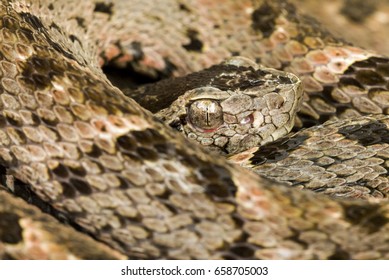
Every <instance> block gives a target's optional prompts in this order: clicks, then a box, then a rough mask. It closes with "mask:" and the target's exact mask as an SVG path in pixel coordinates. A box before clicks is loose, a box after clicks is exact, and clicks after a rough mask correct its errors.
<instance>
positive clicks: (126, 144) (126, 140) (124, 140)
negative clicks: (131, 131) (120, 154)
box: [117, 135, 137, 151]
mask: <svg viewBox="0 0 389 280" xmlns="http://www.w3.org/2000/svg"><path fill="white" fill-rule="evenodd" d="M117 143H118V145H119V147H120V148H121V149H123V150H125V151H133V150H135V149H136V147H137V141H135V140H134V139H133V138H132V137H130V136H128V135H123V136H120V137H119V138H118V139H117Z"/></svg>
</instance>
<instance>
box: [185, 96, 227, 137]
mask: <svg viewBox="0 0 389 280" xmlns="http://www.w3.org/2000/svg"><path fill="white" fill-rule="evenodd" d="M188 118H189V121H190V122H191V124H192V125H194V126H195V127H196V128H198V129H199V130H201V131H202V132H213V131H215V130H216V129H217V128H218V127H220V126H221V125H222V124H223V110H222V107H221V106H220V105H219V103H217V102H215V101H212V100H197V101H195V102H193V103H192V104H191V105H190V106H189V110H188Z"/></svg>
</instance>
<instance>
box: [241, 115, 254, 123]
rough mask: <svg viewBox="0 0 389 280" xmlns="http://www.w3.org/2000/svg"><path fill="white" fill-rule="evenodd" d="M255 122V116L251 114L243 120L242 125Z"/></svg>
mask: <svg viewBox="0 0 389 280" xmlns="http://www.w3.org/2000/svg"><path fill="white" fill-rule="evenodd" d="M253 122H254V115H253V114H250V115H248V116H246V117H244V118H243V119H241V121H240V124H252V123H253Z"/></svg>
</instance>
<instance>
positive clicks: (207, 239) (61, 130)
mask: <svg viewBox="0 0 389 280" xmlns="http://www.w3.org/2000/svg"><path fill="white" fill-rule="evenodd" d="M51 2H52V3H51ZM98 2H99V3H100V4H99V5H96V6H95V5H94V4H93V2H92V1H82V2H80V1H77V2H76V1H74V2H72V1H41V3H37V1H31V3H30V2H27V1H10V2H9V1H2V2H1V3H2V4H1V5H0V11H1V15H0V17H1V19H2V21H1V23H2V26H1V36H2V41H1V43H0V51H1V54H2V56H1V61H0V65H1V68H0V69H1V88H2V92H1V95H0V98H1V101H2V111H1V119H0V120H1V129H0V132H1V138H0V139H1V140H0V141H1V148H0V158H1V160H2V164H3V165H4V166H5V167H7V168H8V170H9V173H10V174H12V175H14V176H15V177H16V178H18V179H19V180H21V181H22V182H24V183H28V184H29V186H31V190H32V192H33V193H35V194H36V195H37V196H38V197H40V198H41V199H42V200H43V201H45V202H46V203H47V204H49V205H50V206H51V207H53V208H54V209H56V210H57V211H58V212H59V213H61V214H62V215H65V216H66V217H67V219H69V220H70V221H71V222H72V223H75V224H78V226H79V227H81V228H82V230H83V231H84V232H86V233H89V234H90V235H92V236H94V237H95V238H96V239H97V240H100V241H102V242H105V243H106V244H108V245H110V246H111V247H112V248H114V249H115V250H118V251H120V252H122V253H124V254H126V255H127V256H129V257H130V258H179V259H189V258H193V259H199V258H200V259H213V258H247V259H252V258H261V259H281V258H282V259H328V258H341V259H348V258H351V259H360V258H370V259H373V258H374V259H377V258H383V259H385V258H388V254H389V240H388V228H389V222H388V221H389V220H388V218H389V205H388V204H387V203H386V202H380V203H378V202H373V201H370V202H352V201H338V200H331V199H330V198H328V197H325V196H321V195H317V194H314V193H310V192H301V191H298V190H296V189H290V188H287V187H285V186H283V185H281V184H279V183H274V182H273V181H270V180H268V179H265V178H263V177H260V176H258V175H256V174H253V173H251V172H249V171H247V170H245V169H243V168H241V167H238V166H236V165H232V164H230V163H227V162H226V160H225V159H223V158H221V157H218V156H213V155H210V154H208V153H206V152H204V151H203V149H202V148H201V147H198V146H197V145H193V143H191V142H189V141H188V140H185V139H184V138H183V137H182V136H181V135H178V134H177V133H175V132H173V131H172V130H171V129H169V128H168V127H166V126H165V125H163V124H161V123H160V122H159V121H156V119H155V118H154V117H153V116H152V115H151V113H149V112H147V111H145V110H144V109H142V108H141V107H140V106H139V105H137V104H136V103H135V102H134V101H132V100H130V99H128V98H126V97H125V96H124V95H123V94H122V93H121V92H120V91H119V90H118V89H117V88H115V87H113V86H112V85H111V84H110V82H108V81H107V79H106V78H105V77H104V75H103V74H102V71H101V70H100V68H99V65H101V64H103V63H109V61H110V63H114V64H117V65H123V64H126V63H128V61H129V60H131V59H133V64H132V67H134V68H136V69H138V70H142V71H143V72H145V73H150V74H151V75H155V76H163V75H171V74H172V75H180V74H185V73H187V72H191V71H194V70H199V69H202V68H204V67H207V66H210V65H211V64H214V63H217V62H219V61H221V60H222V59H224V58H226V57H228V56H230V55H231V54H235V52H239V54H240V55H244V56H248V57H249V58H261V59H262V61H263V62H264V63H268V65H270V64H273V66H285V65H286V66H287V65H289V66H290V67H289V68H293V69H294V71H296V72H298V71H300V72H301V69H303V70H304V71H306V70H309V72H307V74H306V76H304V75H303V76H304V77H303V78H304V81H305V83H306V86H307V87H306V88H307V94H308V95H307V103H306V105H305V107H304V108H305V109H304V110H305V111H304V112H305V115H308V116H311V117H313V119H314V121H316V120H317V119H320V118H316V115H315V112H316V113H317V112H318V111H320V110H324V113H327V114H324V116H325V117H323V118H327V117H329V116H332V115H334V113H335V112H333V111H334V110H332V109H331V110H330V109H328V110H327V107H328V106H336V105H325V104H323V103H322V102H321V101H318V100H320V99H319V98H322V97H319V96H318V95H319V94H320V93H321V92H322V89H323V85H324V84H325V85H328V86H329V88H330V89H331V90H332V91H336V93H337V94H338V95H335V96H341V97H343V98H344V95H342V94H341V93H339V92H338V91H337V90H339V91H340V90H343V91H344V90H345V89H346V91H347V90H348V89H349V88H350V83H347V81H349V80H346V81H345V80H342V79H339V78H341V77H345V76H346V75H349V76H350V79H351V80H352V81H357V82H359V83H361V86H362V90H359V91H357V93H358V94H359V95H358V96H357V97H355V98H354V99H356V100H355V101H354V99H352V100H351V101H349V103H350V104H352V105H353V106H354V107H352V109H351V110H352V111H353V112H354V111H355V112H356V110H357V109H358V108H359V109H360V111H361V112H364V109H363V110H362V109H361V108H366V107H367V108H370V107H369V106H365V105H364V104H365V103H364V102H362V101H364V99H363V98H362V97H363V96H369V97H372V98H371V100H373V101H372V102H373V104H375V105H376V107H378V108H380V110H384V109H385V108H386V107H385V106H386V105H385V102H384V101H385V96H386V94H385V92H384V93H376V91H373V89H374V88H377V87H380V86H381V84H382V83H383V82H382V79H379V78H376V77H377V75H385V73H386V74H387V71H386V72H385V69H387V68H386V65H388V63H387V60H386V59H383V58H379V59H378V58H377V59H376V58H371V57H372V56H373V54H370V53H368V52H365V51H363V50H360V49H357V48H349V47H345V46H344V45H342V43H336V42H335V43H334V41H333V40H332V39H330V37H329V35H326V34H325V33H321V32H317V31H316V27H314V28H310V26H311V24H313V26H315V23H314V22H309V25H308V24H303V25H302V26H303V27H304V28H305V29H303V30H299V29H298V28H299V25H298V24H297V26H296V23H293V22H294V20H297V19H299V18H297V17H296V16H295V15H294V14H291V15H288V14H287V12H288V11H291V10H290V6H288V5H287V6H286V7H287V9H286V10H285V9H284V8H282V7H284V5H283V4H281V3H279V2H278V1H272V2H271V3H272V4H270V6H266V5H265V6H260V4H261V2H262V1H254V3H252V2H251V1H232V0H231V1H223V2H222V5H221V3H218V1H209V2H208V1H182V2H178V1H166V2H164V4H163V7H164V8H165V9H167V10H162V9H160V8H162V6H158V3H160V2H161V1H159V2H156V3H151V1H148V2H147V3H150V6H147V5H146V4H145V2H144V1H139V2H136V1H131V9H129V10H125V9H124V7H125V6H126V5H128V3H129V2H128V1H115V2H114V3H113V4H112V5H108V4H105V5H102V4H101V3H102V1H98ZM168 3H171V5H168ZM74 7H77V8H76V9H74ZM151 7H153V10H152V11H150V10H147V9H148V8H151ZM261 7H262V8H261ZM263 7H264V8H263ZM137 9H140V11H143V12H144V14H142V13H137ZM237 9H238V10H239V11H241V12H240V13H239V12H238V13H237V12H236V10H237ZM93 10H95V11H96V12H93ZM138 11H139V10H138ZM269 11H270V13H268V12H269ZM277 11H281V14H282V16H280V17H279V16H278V15H277ZM73 12H74V13H81V14H80V15H78V14H73ZM125 12H131V13H132V12H133V13H134V14H128V15H127V16H128V18H129V19H130V20H129V21H126V22H125V23H124V22H123V19H124V17H123V18H122V19H121V18H120V16H121V14H123V13H125ZM264 12H266V13H265V14H267V15H269V16H268V17H263V13H264ZM146 15H147V16H146ZM198 15H201V16H200V17H198ZM220 15H223V18H226V21H225V22H224V21H223V20H222V17H220ZM260 15H261V17H259V16H260ZM197 18H198V19H197ZM137 19H138V20H139V19H142V20H146V22H147V24H145V25H143V24H140V23H139V22H138V20H137ZM183 19H185V20H186V21H185V22H184V23H182V20H183ZM259 19H260V20H259ZM275 19H277V20H276V21H277V22H280V24H281V25H282V26H283V27H282V28H281V30H284V31H285V32H288V33H287V34H280V32H281V31H280V29H279V28H276V29H274V28H275V26H274V25H273V24H269V23H273V22H274V20H275ZM54 21H55V24H53V22H54ZM263 21H265V22H263ZM290 21H291V23H290ZM91 23H94V24H95V25H92V26H93V27H91V28H88V27H86V26H90V25H89V24H91ZM266 23H267V24H266ZM153 24H158V25H157V28H155V26H153ZM188 26H190V27H191V30H192V31H189V30H188V28H187V27H188ZM288 26H291V27H290V28H289V27H288ZM119 27H125V28H124V29H126V28H129V29H127V30H126V31H131V32H129V33H128V34H127V35H125V36H124V37H123V38H122V39H121V40H120V41H118V40H116V39H115V36H119V35H122V34H123V32H124V31H119V30H123V29H120V28H119ZM135 27H137V28H138V29H135ZM209 27H212V28H209ZM252 27H253V28H252ZM116 30H117V32H116V33H115V32H114V31H116ZM135 30H136V32H135ZM167 30H168V31H169V32H166V31H167ZM284 31H282V32H281V33H283V32H284ZM208 32H211V33H208ZM293 32H294V33H293ZM300 32H303V33H300ZM156 33H158V34H159V35H160V36H156ZM229 33H230V34H229ZM111 34H113V35H111ZM115 34H117V35H115ZM142 34H143V35H142ZM145 34H146V35H145ZM231 34H232V35H231ZM290 34H295V35H296V36H297V34H302V35H303V36H297V37H296V38H298V39H299V40H303V41H304V42H305V40H307V42H305V43H306V44H307V46H309V48H306V47H304V45H302V43H301V42H297V41H296V42H294V43H290V44H291V45H290V44H288V42H290V41H289V39H290V38H291V37H293V36H290ZM154 35H155V36H154ZM269 35H270V39H266V38H265V37H267V36H269ZM284 35H287V36H284ZM322 35H323V36H324V37H323V39H318V37H312V36H322ZM142 36H143V37H144V36H146V37H145V38H143V39H144V40H145V41H142V44H140V45H141V46H142V47H140V45H139V42H140V40H143V39H142ZM134 38H137V39H136V41H134V40H135V39H134ZM161 38H162V39H163V40H162V41H158V40H160V39H161ZM306 38H311V39H306ZM252 39H256V40H252ZM95 40H99V43H98V44H97V48H96V47H94V45H95ZM274 40H275V41H276V42H279V44H277V46H276V45H275V44H274V43H275V42H274ZM199 41H200V42H201V44H200V43H199ZM137 42H138V43H137ZM238 42H239V43H238ZM321 42H323V45H321ZM177 45H181V47H178V48H176V47H175V46H177ZM242 45H244V46H245V48H243V47H242ZM266 46H268V48H267V50H266ZM288 46H289V47H288ZM323 46H328V47H324V51H320V50H319V51H315V50H314V49H315V48H323ZM331 46H332V47H331ZM333 46H337V47H335V48H333ZM285 48H286V49H287V48H292V50H293V53H294V54H295V55H296V56H298V53H300V58H298V57H296V58H293V57H289V56H288V55H287V54H285V52H284V51H283V50H285ZM339 51H344V52H345V53H346V54H347V55H349V56H350V57H349V58H347V59H344V58H343V60H342V59H341V62H343V63H340V64H339V65H338V64H336V66H338V67H340V69H342V70H344V69H345V68H344V67H346V68H349V67H354V68H356V66H355V62H356V61H359V60H360V61H364V62H363V63H359V64H357V65H360V64H362V66H363V65H367V66H366V67H370V68H369V69H368V70H363V69H362V70H360V69H359V68H357V69H356V70H355V71H354V72H352V73H347V74H344V73H343V72H342V73H339V74H336V73H332V72H331V73H328V71H327V70H326V68H325V67H324V68H323V67H320V66H315V67H314V68H313V70H312V69H311V68H310V66H309V65H310V63H313V64H315V63H317V62H318V61H319V62H323V63H324V64H323V65H324V66H326V65H328V66H330V65H333V64H331V61H333V60H331V59H330V60H328V59H327V55H324V54H323V52H327V53H329V54H333V56H331V57H339ZM296 52H297V53H296ZM99 53H100V54H101V55H102V56H101V57H102V59H100V60H99V59H98V56H97V54H99ZM250 53H251V54H253V53H255V54H256V55H255V56H254V57H253V56H251V57H250ZM270 53H272V58H270ZM341 54H342V52H341ZM131 55H132V57H131ZM285 57H286V59H287V61H289V60H291V61H290V62H285V63H281V61H280V59H283V58H285ZM340 57H342V56H341V55H340ZM309 58H311V59H309ZM300 60H304V61H305V60H307V61H305V62H307V63H308V65H306V64H305V62H301V61H300ZM299 61H300V62H299ZM312 61H313V62H312ZM297 62H299V63H297ZM294 63H297V69H296V65H295V64H294ZM373 64H374V65H373ZM301 65H303V66H304V67H301ZM315 65H316V64H315ZM350 65H352V66H350ZM173 66H174V67H173ZM311 66H312V65H311ZM363 67H365V66H363ZM330 69H333V68H330ZM350 69H351V68H350ZM331 71H332V70H331ZM300 74H301V73H300ZM372 77H374V79H373V78H372ZM380 77H381V76H380ZM312 79H316V82H315V81H314V80H312ZM373 82H375V83H376V84H374V85H372V83H373ZM351 84H355V82H353V83H351ZM344 87H345V88H344ZM364 89H366V92H361V91H363V90H364ZM370 90H372V91H370ZM311 91H312V93H311ZM332 91H330V92H332ZM326 92H327V91H326V90H324V92H323V94H324V96H325V94H328V93H326ZM347 92H350V91H347ZM381 92H382V91H381ZM352 93H353V94H355V91H352ZM331 96H332V95H331ZM375 96H379V97H380V98H381V99H379V100H380V102H376V103H374V97H375ZM361 98H362V99H361ZM334 99H336V98H334ZM342 100H343V99H342ZM369 100H370V99H369ZM382 100H383V101H382ZM335 101H336V100H335ZM338 101H339V100H338ZM358 102H359V103H358ZM315 104H316V105H315ZM317 104H319V105H317ZM334 104H336V103H334ZM347 104H348V103H347ZM369 104H370V103H369ZM315 106H317V107H315ZM373 107H374V106H373ZM374 108H375V107H374ZM311 109H313V112H311V111H309V110H311ZM319 109H320V110H319ZM307 110H308V111H309V112H308V111H307ZM315 110H316V111H315ZM325 110H327V111H325ZM340 115H341V114H340ZM16 192H20V193H23V188H21V189H20V188H19V190H18V191H16ZM24 192H25V190H24ZM9 203H11V201H10V199H7V198H6V199H5V200H4V205H8V204H9ZM26 215H30V214H28V213H26ZM11 218H12V216H11ZM12 222H14V224H16V225H20V231H22V232H23V233H25V232H26V231H27V230H28V228H27V227H26V225H25V224H23V223H20V222H19V221H18V220H17V218H15V219H14V221H12ZM1 226H2V227H4V226H3V224H0V227H1ZM42 226H44V225H43V224H42ZM2 230H4V229H3V228H2ZM0 237H1V239H0V242H2V243H3V244H2V245H3V246H4V244H5V246H7V243H9V240H7V239H6V238H4V236H3V235H0ZM20 242H24V240H20ZM63 245H64V246H70V245H69V244H68V243H67V242H65V243H64V244H63ZM79 250H84V248H83V247H82V246H80V248H79Z"/></svg>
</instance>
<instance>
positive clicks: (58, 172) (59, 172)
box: [52, 163, 69, 178]
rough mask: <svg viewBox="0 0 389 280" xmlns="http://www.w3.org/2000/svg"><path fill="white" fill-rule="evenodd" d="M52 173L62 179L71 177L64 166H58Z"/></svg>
mask: <svg viewBox="0 0 389 280" xmlns="http://www.w3.org/2000/svg"><path fill="white" fill-rule="evenodd" d="M52 172H53V173H54V174H55V175H57V176H58V177H61V178H66V177H67V176H68V175H69V172H68V170H67V168H66V166H64V165H63V164H61V163H60V164H58V165H57V166H56V167H55V168H54V169H53V170H52Z"/></svg>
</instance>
